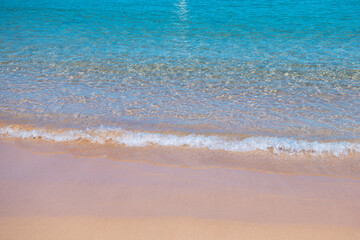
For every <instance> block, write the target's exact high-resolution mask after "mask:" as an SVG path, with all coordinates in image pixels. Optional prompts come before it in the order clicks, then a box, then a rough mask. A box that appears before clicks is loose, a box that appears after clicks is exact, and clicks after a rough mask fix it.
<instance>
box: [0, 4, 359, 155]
mask: <svg viewBox="0 0 360 240" xmlns="http://www.w3.org/2000/svg"><path fill="white" fill-rule="evenodd" d="M0 120H1V121H2V122H6V123H7V124H14V123H25V124H33V125H37V126H38V127H49V126H50V127H56V128H75V129H80V130H81V129H83V130H84V129H85V128H89V127H91V128H97V127H99V126H101V125H104V126H107V127H118V128H120V127H121V128H123V129H132V128H136V129H137V130H138V131H139V130H140V131H141V130H146V131H158V132H164V131H177V132H178V131H181V132H185V133H197V134H206V133H217V134H229V133H230V134H233V135H242V134H245V135H246V136H247V135H251V136H258V135H261V136H265V137H286V138H288V139H305V140H307V141H315V140H316V141H334V140H335V141H339V142H341V141H352V142H353V141H355V142H358V141H359V139H360V1H358V0H326V1H324V0H311V1H310V0H304V1H290V0H274V1H265V0H262V1H261V0H255V1H252V0H243V1H235V0H221V1H220V0H207V1H204V0H180V1H175V0H156V1H155V0H146V1H145V0H135V1H129V0H126V1H125V0H108V1H101V0H96V1H95V0H86V1H81V0H77V1H75V0H61V1H60V0H54V1H42V0H37V1H34V0H28V1H17V0H11V1H5V0H0ZM356 147H358V148H359V149H360V145H359V144H358V145H356ZM359 151H360V150H359Z"/></svg>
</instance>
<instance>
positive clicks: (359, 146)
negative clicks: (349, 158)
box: [0, 125, 360, 156]
mask: <svg viewBox="0 0 360 240" xmlns="http://www.w3.org/2000/svg"><path fill="white" fill-rule="evenodd" d="M0 136H2V137H15V138H22V139H43V140H46V141H55V142H68V141H89V142H91V143H97V144H105V143H106V142H110V143H115V144H120V145H125V146H128V147H145V146H151V145H157V146H165V147H180V146H185V147H189V148H198V149H199V148H207V149H210V150H224V151H232V152H244V153H245V152H251V151H255V150H261V151H271V152H273V153H275V154H279V153H286V154H289V155H292V154H304V153H307V154H312V155H321V154H329V155H334V156H340V155H347V154H349V153H359V152H360V143H359V142H347V141H340V142H318V141H306V140H296V139H293V138H279V137H267V136H254V137H248V138H244V139H241V140H239V139H234V138H226V137H223V136H204V135H201V134H189V135H186V136H178V135H174V134H163V133H150V132H134V131H129V130H124V129H121V128H110V127H103V126H100V127H99V128H88V129H85V130H63V131H59V130H51V129H44V128H37V129H27V128H24V127H19V126H14V125H9V126H6V127H1V128H0Z"/></svg>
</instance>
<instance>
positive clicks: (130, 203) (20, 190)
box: [0, 141, 360, 239]
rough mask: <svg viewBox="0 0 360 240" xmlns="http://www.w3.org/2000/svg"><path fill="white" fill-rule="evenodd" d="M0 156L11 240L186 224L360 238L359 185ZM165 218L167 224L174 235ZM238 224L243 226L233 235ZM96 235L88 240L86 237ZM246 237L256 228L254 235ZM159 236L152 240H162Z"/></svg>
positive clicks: (197, 229)
mask: <svg viewBox="0 0 360 240" xmlns="http://www.w3.org/2000/svg"><path fill="white" fill-rule="evenodd" d="M0 152H1V156H0V190H1V196H0V219H1V220H0V226H9V227H0V229H2V230H0V236H1V235H3V236H10V238H7V239H21V237H18V238H17V237H16V236H21V234H24V235H23V236H26V233H27V231H30V230H29V228H30V229H33V228H34V229H35V230H34V232H36V231H37V233H36V234H40V235H37V236H43V237H40V239H41V238H48V237H49V236H52V234H58V233H59V232H60V233H61V232H62V231H65V230H64V229H68V228H67V227H66V225H68V224H69V225H71V224H75V225H77V224H78V225H77V226H78V228H75V230H74V229H73V230H71V231H70V233H71V232H72V233H73V234H75V235H74V236H79V235H78V234H90V233H93V234H94V236H95V235H96V234H100V232H101V231H105V232H106V231H109V232H108V233H107V234H110V235H109V239H112V238H111V234H119V231H120V230H119V229H120V228H119V229H118V228H117V227H115V226H117V225H116V224H117V223H118V224H120V226H122V227H121V229H125V230H123V233H124V234H125V235H126V234H130V235H127V237H128V239H129V238H131V236H132V234H133V232H132V231H131V230H130V229H136V228H137V227H139V226H140V229H141V227H143V228H144V232H146V231H147V230H146V229H150V228H152V227H150V226H153V227H154V228H155V229H158V230H157V231H155V230H154V231H155V232H154V231H152V234H153V235H155V233H156V232H157V233H158V232H163V233H164V234H165V233H170V232H172V233H173V234H175V233H176V232H177V233H176V234H180V232H179V230H178V229H177V228H176V226H178V224H180V223H179V221H180V222H181V224H180V225H181V226H183V228H182V231H183V232H184V234H185V233H189V234H190V233H194V236H193V238H194V239H195V238H196V237H198V238H200V239H203V238H201V237H202V236H204V239H205V236H211V234H210V233H211V232H212V231H213V230H212V229H213V227H211V228H210V229H208V228H207V227H206V226H215V225H219V224H220V225H221V226H222V227H219V230H217V231H219V232H224V233H225V232H227V231H230V232H228V235H226V234H225V235H224V236H225V237H226V236H229V239H231V238H230V236H243V237H248V238H251V237H252V236H253V238H255V239H256V237H258V238H259V239H262V237H261V236H266V232H267V231H270V230H271V231H273V230H274V231H275V232H274V234H275V235H274V236H281V237H283V239H288V236H287V234H296V236H303V237H306V236H308V235H306V234H309V232H312V235H309V238H310V236H316V238H313V239H329V238H328V237H329V236H330V237H331V234H329V232H331V231H333V233H334V234H333V236H338V238H333V239H339V236H343V237H344V239H357V238H358V237H359V236H360V218H359V216H360V204H359V202H360V181H359V180H355V179H343V178H332V177H323V176H302V175H279V174H268V173H261V172H254V171H248V170H240V169H224V168H211V169H190V168H179V167H164V166H155V165H152V164H148V163H139V162H122V161H113V160H110V159H107V158H101V157H85V156H83V157H81V158H79V157H75V156H73V155H71V154H68V153H54V154H37V153H33V152H30V151H28V150H24V149H22V148H19V147H18V146H17V145H16V144H14V143H11V142H9V141H6V142H5V141H0ZM51 219H52V220H51ZM96 219H99V220H96ZM109 219H110V220H109ZM131 219H132V220H131ZM161 219H166V222H167V224H166V226H163V225H162V223H161V221H164V220H161ZM179 219H180V220H179ZM181 219H186V220H181ZM47 220H49V221H50V222H51V221H53V223H54V224H50V223H46V222H47ZM34 221H35V222H34ZM109 221H110V222H109ZM129 221H130V222H131V221H132V222H131V223H129ZM194 221H195V222H196V221H198V222H196V223H194V224H192V223H193V222H194ZM211 221H215V222H216V224H215V223H211ZM229 221H230V223H231V224H230V223H229ZM105 222H106V224H105ZM44 223H46V224H44ZM49 224H50V225H51V226H52V230H49V231H48V230H47V229H48V228H49V227H50V226H49ZM229 224H230V225H229ZM232 224H235V225H236V226H237V227H229V226H233V225H232ZM249 224H250V225H251V226H250V225H249ZM252 224H253V225H252ZM31 226H33V227H31ZM55 226H56V227H55ZM91 226H93V227H94V226H98V227H99V228H97V229H93V227H91ZM246 226H247V227H246ZM249 226H250V227H249ZM87 228H89V229H90V230H89V232H88V233H81V232H82V231H81V229H87ZM333 228H335V229H336V230H331V229H333ZM9 229H10V230H9ZM76 229H77V230H76ZM104 229H105V230H104ZM126 229H127V230H129V231H128V232H127V233H126ZM176 229H177V230H176ZM226 229H228V230H226ZM229 229H230V230H229ZM244 229H250V230H249V231H250V232H248V234H250V235H246V234H245V233H244ZM251 229H253V230H251ZM266 229H267V230H266ZM276 229H277V230H276ZM309 229H311V230H309ZM225 230H226V231H225ZM31 231H32V230H31ZM120 232H121V231H120ZM150 232H151V231H150ZM276 232H277V233H279V235H276ZM70 233H69V234H70ZM280 233H281V234H280ZM19 234H20V235H19ZM36 234H35V235H36ZM44 234H45V235H44ZM46 234H50V235H48V236H46ZM149 234H150V235H149V236H148V238H145V239H154V238H156V236H152V235H151V233H149ZM176 234H175V235H176ZM209 234H210V235H209ZM234 234H235V235H234ZM241 234H243V235H241ZM251 234H253V235H251ZM254 234H255V235H254ZM256 234H257V235H256ZM35 235H34V236H35ZM175 235H174V236H175ZM185 235H186V234H185ZM185 235H184V236H185ZM11 236H14V238H11ZM69 236H70V235H69ZM89 236H90V235H89ZM113 236H115V235H113ZM166 236H167V235H166V234H165V235H164V236H163V239H166ZM186 236H187V235H186ZM189 236H190V235H189ZM294 236H295V235H294ZM281 237H279V238H277V239H281ZM76 238H78V237H74V239H76ZM125 238H126V237H125V236H124V239H125ZM134 238H135V239H141V238H140V236H139V237H138V238H136V236H135V235H134ZM198 238H196V239H198ZM33 239H36V238H35V237H34V238H33ZM66 239H71V238H70V237H69V238H66ZM159 239H162V238H159ZM175 239H177V238H175ZM178 239H181V236H180V235H179V236H178ZM189 239H191V238H189ZM210 239H211V238H210ZM214 239H215V238H214ZM268 239H269V238H268ZM270 239H271V238H270ZM274 239H275V238H274ZM294 239H296V238H294ZM298 239H301V238H300V237H299V238H298ZM330 239H331V238H330ZM340 239H341V238H340Z"/></svg>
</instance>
